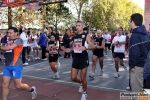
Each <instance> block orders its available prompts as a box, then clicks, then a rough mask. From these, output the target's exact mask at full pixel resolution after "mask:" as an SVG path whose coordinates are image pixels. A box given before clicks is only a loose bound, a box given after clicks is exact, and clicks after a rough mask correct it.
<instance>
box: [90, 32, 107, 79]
mask: <svg viewBox="0 0 150 100" xmlns="http://www.w3.org/2000/svg"><path fill="white" fill-rule="evenodd" d="M94 46H95V49H94V51H93V57H92V74H91V75H90V76H89V77H90V78H94V77H95V75H94V74H95V69H96V62H97V60H98V59H99V64H100V68H101V71H100V76H102V75H103V59H104V54H103V50H104V48H105V39H104V38H103V37H101V30H98V31H97V37H96V38H95V40H94Z"/></svg>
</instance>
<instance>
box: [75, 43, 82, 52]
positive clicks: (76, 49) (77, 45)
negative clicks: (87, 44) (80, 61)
mask: <svg viewBox="0 0 150 100" xmlns="http://www.w3.org/2000/svg"><path fill="white" fill-rule="evenodd" d="M81 47H82V42H76V43H73V50H74V53H82V50H81Z"/></svg>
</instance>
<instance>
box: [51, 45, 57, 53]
mask: <svg viewBox="0 0 150 100" xmlns="http://www.w3.org/2000/svg"><path fill="white" fill-rule="evenodd" d="M49 46H50V48H49V53H54V52H57V48H52V46H54V45H53V44H52V45H49Z"/></svg>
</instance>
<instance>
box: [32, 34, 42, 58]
mask: <svg viewBox="0 0 150 100" xmlns="http://www.w3.org/2000/svg"><path fill="white" fill-rule="evenodd" d="M31 39H32V44H31V47H32V48H33V55H34V58H35V60H36V59H40V58H39V56H38V54H39V52H38V44H37V41H38V37H37V35H36V33H35V31H33V32H32V36H31Z"/></svg>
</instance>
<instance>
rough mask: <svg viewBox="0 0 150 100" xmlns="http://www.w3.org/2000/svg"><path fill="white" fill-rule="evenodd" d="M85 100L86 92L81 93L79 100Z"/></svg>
mask: <svg viewBox="0 0 150 100" xmlns="http://www.w3.org/2000/svg"><path fill="white" fill-rule="evenodd" d="M86 99H87V93H86V92H83V93H82V97H81V100H86Z"/></svg>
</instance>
